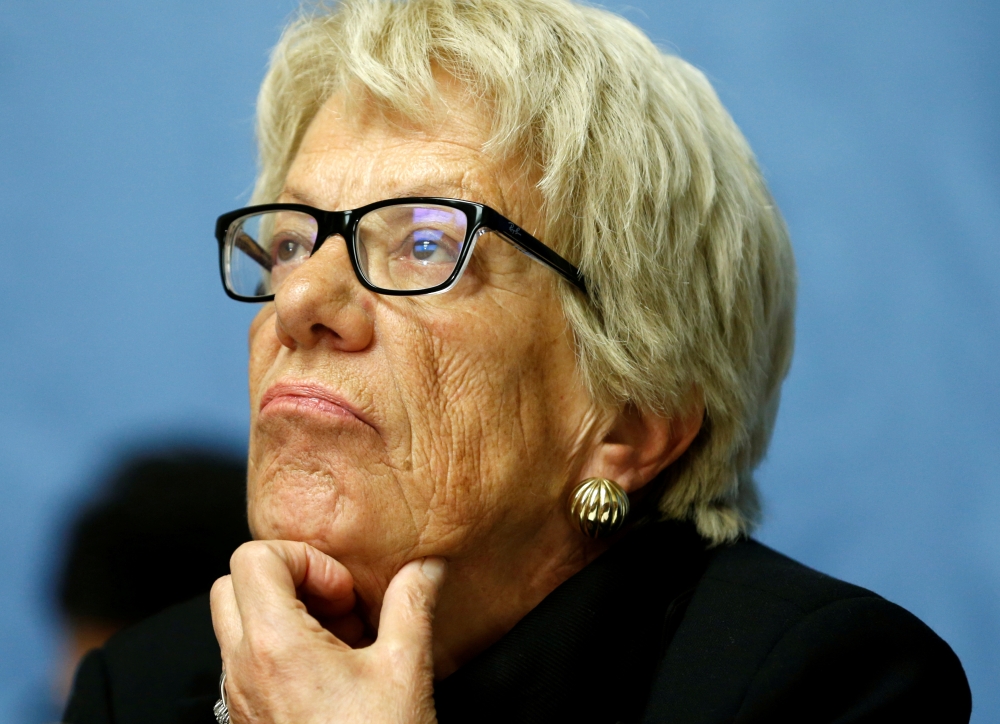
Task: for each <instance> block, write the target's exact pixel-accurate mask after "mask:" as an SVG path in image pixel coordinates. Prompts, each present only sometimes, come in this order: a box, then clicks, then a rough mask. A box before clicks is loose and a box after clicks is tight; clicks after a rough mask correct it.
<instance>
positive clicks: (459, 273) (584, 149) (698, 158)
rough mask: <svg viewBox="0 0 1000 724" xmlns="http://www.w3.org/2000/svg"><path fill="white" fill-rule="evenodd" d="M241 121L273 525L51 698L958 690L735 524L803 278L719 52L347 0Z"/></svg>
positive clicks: (273, 699) (236, 240) (758, 713)
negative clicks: (696, 65) (253, 131)
mask: <svg viewBox="0 0 1000 724" xmlns="http://www.w3.org/2000/svg"><path fill="white" fill-rule="evenodd" d="M258 124H259V125H258V132H259V143H260V161H261V171H260V177H259V179H258V181H257V186H256V190H255V194H254V201H255V205H254V206H250V207H248V208H244V209H240V210H237V211H233V212H231V213H228V214H224V215H223V216H222V217H221V218H220V219H219V223H218V227H217V236H218V240H219V244H220V262H221V268H222V278H223V283H224V285H225V289H226V291H227V293H228V294H229V295H230V296H231V297H233V298H235V299H238V300H242V301H250V302H264V303H265V304H264V306H263V307H262V308H261V310H260V312H259V314H258V315H257V317H256V319H255V320H254V322H253V324H252V325H251V328H250V402H251V433H250V454H249V480H248V502H249V518H250V524H251V528H252V531H253V534H254V537H255V539H256V540H255V542H252V543H249V544H246V545H244V546H243V547H241V548H240V549H238V550H237V551H236V553H235V554H234V555H233V558H232V561H231V570H232V575H231V576H227V577H226V578H224V579H221V580H220V581H218V582H217V583H216V585H215V587H214V588H213V590H212V594H211V602H210V604H209V601H208V600H207V598H201V599H196V600H195V601H193V602H191V603H189V604H185V605H183V606H181V607H179V608H176V609H173V610H171V611H168V612H167V613H165V614H162V615H160V616H159V617H156V618H153V619H151V620H149V621H147V622H146V623H144V624H141V625H140V626H139V627H137V628H135V629H132V630H131V631H128V632H125V633H123V634H120V635H118V636H117V637H116V638H115V639H113V640H112V641H111V642H110V643H109V644H107V646H106V647H105V648H104V649H102V650H99V651H97V652H94V653H93V654H91V655H90V656H89V657H88V659H87V660H86V661H85V662H84V664H83V665H82V667H81V669H80V671H79V673H78V676H77V682H76V691H75V695H74V698H73V700H72V701H71V703H70V706H69V709H68V711H67V715H66V720H67V721H69V722H99V721H100V722H111V721H114V722H174V721H207V722H211V721H212V720H213V716H214V717H215V718H217V719H218V721H220V722H226V721H232V722H234V723H238V724H242V723H244V722H245V723H249V722H255V723H257V722H260V723H263V722H299V723H301V722H313V721H317V722H318V721H324V722H327V721H329V722H334V721H336V722H431V721H434V720H435V719H439V720H441V721H446V722H473V721H475V722H483V721H497V722H501V721H502V722H552V721H574V722H607V723H608V724H611V723H613V722H635V721H644V722H660V721H664V722H665V721H671V722H675V721H676V722H722V721H740V722H757V721H776V720H789V719H795V720H807V721H862V720H863V721H874V720H878V721H881V720H886V719H888V718H889V717H890V716H894V717H900V718H901V717H907V716H908V717H910V718H911V719H921V720H923V719H925V718H926V719H933V720H935V721H942V722H943V721H948V722H951V721H965V720H967V719H968V715H969V710H970V698H969V692H968V687H967V684H966V681H965V677H964V674H963V672H962V668H961V665H960V664H959V662H958V660H957V659H956V658H955V656H954V654H953V653H952V652H951V650H950V649H949V648H948V646H947V645H946V644H945V643H944V642H943V641H941V640H940V639H939V638H938V637H937V636H935V635H934V634H933V633H932V632H931V631H930V630H929V629H928V628H927V627H926V626H924V625H923V624H921V623H920V622H919V621H918V620H916V619H915V618H914V617H913V616H912V615H910V614H908V613H907V612H905V611H903V610H902V609H900V608H898V607H897V606H894V605H893V604H891V603H888V602H887V601H885V600H884V599H882V598H880V597H878V596H876V595H875V594H873V593H871V592H868V591H865V590H862V589H859V588H856V587H854V586H851V585H848V584H846V583H841V582H839V581H836V580H833V579H831V578H828V577H826V576H823V575H821V574H819V573H816V572H814V571H811V570H809V569H807V568H805V567H803V566H801V565H799V564H797V563H794V562H792V561H790V560H788V559H787V558H784V557H783V556H781V555H779V554H777V553H775V552H773V551H770V550H769V549H767V548H765V547H764V546H762V545H760V544H758V543H756V542H754V541H753V540H751V539H750V538H748V537H747V536H748V534H749V532H750V531H751V530H752V527H753V525H754V522H755V520H756V517H757V502H756V500H757V496H756V491H755V487H754V481H753V478H752V473H753V470H754V467H755V466H756V465H757V463H758V462H759V461H760V459H761V457H762V456H763V454H764V452H765V450H766V448H767V444H768V438H769V436H770V433H771V429H772V426H773V423H774V418H775V414H776V411H777V408H778V398H779V393H780V385H781V381H782V379H783V377H784V375H785V372H786V370H787V369H788V365H789V360H790V357H791V352H792V336H793V331H792V329H793V307H794V288H795V272H794V264H793V259H792V252H791V248H790V246H789V242H788V238H787V235H786V232H785V228H784V226H783V224H782V220H781V218H780V216H779V214H778V212H777V210H776V208H775V206H774V203H773V201H772V199H771V197H770V195H769V194H768V191H767V188H766V187H765V184H764V182H763V180H762V178H761V175H760V172H759V170H758V168H757V166H756V164H755V162H754V158H753V155H752V154H751V151H750V149H749V148H748V146H747V144H746V141H745V140H744V139H743V137H742V136H741V135H740V133H739V131H738V129H737V128H736V126H735V125H734V124H733V121H732V120H731V119H730V117H729V116H728V115H727V113H726V112H725V110H724V109H723V108H722V106H721V105H720V103H719V101H718V99H717V98H716V96H715V94H714V93H713V91H712V89H711V87H710V86H709V84H708V83H707V81H706V80H705V78H704V77H703V76H702V75H701V74H700V73H699V72H697V71H696V70H694V69H693V68H692V67H691V66H689V65H687V64H686V63H684V62H683V61H681V60H679V59H677V58H675V57H671V56H668V55H664V54H663V53H662V52H660V51H659V50H657V49H656V48H655V47H654V46H653V44H652V43H651V42H650V41H649V40H648V39H647V38H646V37H644V36H643V35H642V34H641V33H640V32H639V31H638V30H636V29H635V28H634V27H632V26H631V25H629V24H628V23H626V22H625V21H623V20H621V19H620V18H618V17H615V16H613V15H611V14H609V13H607V12H604V11H601V10H598V9H594V8H589V7H583V6H576V5H572V4H570V3H569V2H566V1H565V0H477V1H472V0H412V1H411V2H395V1H392V0H348V1H347V2H344V3H341V4H340V5H339V6H338V7H336V8H335V9H333V10H332V11H331V10H320V11H316V12H314V13H310V14H306V15H304V16H302V17H301V18H300V19H298V20H297V21H296V22H294V23H293V24H292V25H291V26H290V27H289V28H288V29H287V30H286V31H285V33H284V35H283V37H282V39H281V42H280V43H279V45H278V47H277V49H276V50H275V51H274V55H273V57H272V61H271V66H270V70H269V72H268V75H267V78H266V79H265V81H264V84H263V87H262V89H261V93H260V99H259V104H258ZM223 671H224V672H225V673H224V676H223V680H222V686H221V691H220V687H219V679H220V674H222V672H223ZM217 700H218V701H217ZM213 705H214V707H213ZM900 720H902V719H900Z"/></svg>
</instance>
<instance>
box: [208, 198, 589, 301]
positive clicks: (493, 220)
mask: <svg viewBox="0 0 1000 724" xmlns="http://www.w3.org/2000/svg"><path fill="white" fill-rule="evenodd" d="M400 204H432V205H434V206H445V207H448V208H453V209H457V210H458V211H461V212H463V213H464V214H465V217H466V219H467V220H468V221H469V222H470V223H469V224H468V225H467V227H466V231H465V239H464V240H463V242H462V250H461V251H460V252H459V256H458V259H457V260H456V262H455V269H454V271H452V273H451V274H450V275H449V276H448V278H447V279H446V280H445V281H443V282H442V283H440V284H437V285H436V286H433V287H428V288H427V289H418V290H411V289H385V288H383V287H379V286H376V285H374V284H372V283H371V282H370V281H368V279H366V278H365V274H364V273H363V272H362V271H361V265H360V262H359V261H358V250H357V244H358V242H357V230H358V224H359V223H360V221H361V219H362V217H364V216H365V215H366V214H368V213H370V212H372V211H375V210H377V209H381V208H384V207H387V206H397V205H400ZM271 211H296V212H299V213H303V214H307V215H309V216H311V217H312V218H313V219H315V220H316V243H315V244H314V245H313V248H312V250H311V251H310V252H309V257H312V255H313V254H315V253H316V252H317V251H319V250H320V247H322V246H323V244H325V243H326V240H327V239H329V238H331V237H333V236H341V237H342V238H343V239H344V243H345V244H346V245H347V255H348V257H349V258H350V260H351V267H352V269H353V270H354V276H355V277H356V278H357V280H358V281H359V282H360V283H361V285H362V286H363V287H365V289H368V290H369V291H371V292H374V293H376V294H384V295H387V296H395V297H413V296H423V295H426V294H441V293H443V292H447V291H448V290H449V289H451V288H452V287H453V286H455V284H457V283H458V280H459V279H460V278H461V277H462V274H463V273H464V272H465V267H466V266H467V265H468V263H469V259H471V258H472V251H473V249H474V248H475V246H476V244H475V242H476V240H477V239H478V238H479V237H480V236H481V235H482V234H484V233H486V232H488V231H492V232H494V233H496V234H498V235H499V236H500V237H501V238H502V239H503V240H504V241H506V242H508V243H509V244H511V245H512V246H513V247H514V248H515V249H517V250H518V251H520V252H522V253H523V254H525V255H526V256H528V257H530V258H532V259H534V260H535V261H537V262H539V263H540V264H544V265H545V266H547V267H549V268H550V269H552V270H553V271H555V272H556V273H557V274H559V276H561V277H562V278H563V279H565V280H566V281H568V282H569V283H570V284H572V285H573V286H574V287H576V288H577V289H579V290H580V291H581V292H583V294H584V295H585V296H587V295H588V292H587V283H586V281H585V279H584V277H583V274H582V273H581V272H580V270H579V269H577V268H576V267H575V266H574V265H573V264H571V263H570V262H569V261H567V260H566V259H565V258H563V257H562V256H560V255H559V254H557V253H556V252H555V251H553V250H552V249H551V248H549V247H548V246H546V245H545V244H543V243H542V242H541V241H539V240H538V239H536V238H535V237H534V236H532V235H531V234H529V233H528V232H527V231H525V230H524V229H522V228H521V227H520V226H518V225H517V224H515V223H514V222H513V221H511V220H510V219H508V218H507V217H506V216H504V215H503V214H501V213H500V212H499V211H496V210H495V209H492V208H490V207H489V206H487V205H486V204H480V203H477V202H475V201H465V200H464V199H449V198H441V197H435V196H411V197H403V198H397V199H384V200H382V201H376V202H374V203H371V204H367V205H366V206H361V207H359V208H357V209H348V210H346V211H324V210H323V209H318V208H316V207H314V206H308V205H306V204H290V203H274V204H258V205H256V206H246V207H244V208H242V209H236V210H234V211H229V212H227V213H225V214H222V215H221V216H220V217H219V218H218V219H217V220H216V222H215V238H216V240H217V241H218V242H219V273H220V275H221V276H222V287H223V289H225V291H226V294H227V295H228V296H229V297H230V298H232V299H235V300H236V301H239V302H269V301H271V300H273V299H274V293H273V292H272V293H271V294H265V295H261V296H253V297H249V296H244V295H241V294H237V293H236V292H234V291H233V290H232V289H230V287H229V283H228V282H227V280H226V240H227V237H228V234H229V228H230V227H231V226H232V225H233V223H234V222H236V221H238V220H239V219H241V218H244V217H247V216H253V215H255V214H263V213H267V212H271ZM234 244H235V242H234ZM258 248H261V247H259V246H258ZM243 251H244V252H245V253H247V254H248V255H249V256H251V257H253V255H252V254H250V252H249V251H248V250H246V249H244V250H243ZM254 261H256V262H257V263H258V264H261V266H263V267H264V268H266V269H268V271H270V267H269V266H265V265H264V263H263V262H262V260H261V259H259V258H254ZM267 262H268V264H270V263H271V260H270V258H269V257H268V259H267Z"/></svg>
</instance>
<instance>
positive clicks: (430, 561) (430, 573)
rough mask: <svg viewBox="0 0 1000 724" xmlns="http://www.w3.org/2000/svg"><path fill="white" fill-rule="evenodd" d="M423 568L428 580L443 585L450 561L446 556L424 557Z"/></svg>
mask: <svg viewBox="0 0 1000 724" xmlns="http://www.w3.org/2000/svg"><path fill="white" fill-rule="evenodd" d="M421 570H422V571H423V572H424V575H425V576H427V580H429V581H430V582H431V583H433V584H434V585H436V586H437V585H441V581H443V580H444V576H445V573H447V571H448V563H447V562H446V561H445V559H444V558H437V557H432V558H424V562H423V564H422V565H421Z"/></svg>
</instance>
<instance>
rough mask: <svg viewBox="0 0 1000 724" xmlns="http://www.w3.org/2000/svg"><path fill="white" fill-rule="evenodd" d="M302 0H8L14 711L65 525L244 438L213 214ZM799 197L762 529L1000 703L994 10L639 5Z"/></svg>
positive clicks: (6, 651) (0, 640)
mask: <svg viewBox="0 0 1000 724" xmlns="http://www.w3.org/2000/svg"><path fill="white" fill-rule="evenodd" d="M294 6H295V3H294V2H293V1H292V0H280V1H279V0H258V1H257V2H255V3H253V9H252V10H251V6H250V4H248V3H243V2H236V1H235V0H228V1H223V0H215V1H212V2H207V1H203V2H186V3H181V2H173V3H166V2H162V1H152V0H147V1H146V2H142V3H135V2H124V1H117V2H116V1H113V0H106V1H103V2H98V1H97V0H94V1H93V2H86V3H84V2H80V3H67V2H57V1H55V0H31V1H30V2H29V1H28V0H0V234H2V238H3V252H4V253H3V255H2V259H3V263H2V264H0V301H2V309H3V313H2V314H0V345H2V347H0V350H2V354H0V379H2V381H3V383H2V384H0V571H2V576H0V611H2V612H3V616H2V617H0V721H10V722H16V721H31V720H33V717H37V716H38V713H37V712H38V710H37V708H34V707H35V704H33V702H38V701H40V700H41V697H42V696H43V689H44V687H45V686H46V684H45V682H46V680H47V677H48V675H49V674H48V668H47V667H49V666H50V665H51V662H52V660H53V657H54V655H55V645H56V644H55V642H56V635H57V633H58V631H57V628H56V623H55V619H54V615H53V611H52V608H51V604H50V603H49V586H50V576H51V568H52V562H53V560H54V555H55V553H56V551H57V550H58V548H59V546H60V545H61V543H62V536H63V534H64V533H63V530H64V527H65V520H66V515H67V513H68V511H69V510H71V509H72V506H73V505H74V503H76V502H78V501H79V500H80V499H81V498H82V497H83V496H85V495H86V494H87V492H88V490H89V489H90V488H91V486H92V485H93V480H94V479H95V476H96V475H97V474H98V473H99V471H100V470H101V469H102V467H103V466H105V465H107V464H108V463H109V462H110V461H111V460H112V459H113V456H114V454H115V453H116V451H117V450H119V449H120V446H121V445H122V444H124V443H127V442H129V441H132V440H135V439H136V438H137V437H139V438H142V439H147V440H157V439H163V438H169V437H173V436H177V435H182V436H186V437H189V438H190V437H194V438H197V439H205V440H215V441H220V443H222V444H229V445H240V444H242V440H243V439H244V437H245V435H246V425H247V414H246V410H245V407H246V400H245V397H246V394H245V391H244V390H245V376H244V366H245V362H246V352H245V337H244V335H245V329H246V325H247V322H248V320H249V318H250V314H251V312H252V310H251V309H250V308H247V307H243V306H240V305H237V304H235V303H231V302H229V301H228V300H227V299H226V298H225V297H224V296H223V295H222V292H221V289H220V288H219V283H218V279H217V272H216V266H215V243H214V241H213V239H212V233H211V232H212V223H213V220H214V217H215V216H216V215H217V214H218V213H220V212H221V211H224V210H228V209H230V208H235V207H236V206H238V205H240V204H242V203H243V202H244V201H245V200H246V198H247V194H248V191H249V188H250V186H251V183H252V174H253V144H252V116H253V100H254V96H255V92H256V86H257V85H258V83H259V82H260V79H261V76H262V74H263V70H264V65H265V62H266V52H267V49H268V48H269V47H270V46H271V45H273V43H274V42H275V40H276V39H277V36H278V32H279V28H280V27H281V25H282V24H283V21H284V20H285V19H286V18H287V17H288V15H289V13H290V12H291V11H292V10H293V9H294ZM610 7H612V9H615V8H621V12H623V13H624V14H625V15H626V17H628V18H630V19H631V20H632V21H633V22H636V23H637V24H639V25H640V26H642V27H643V28H645V29H646V30H647V32H649V33H650V35H651V36H652V37H653V38H654V40H656V41H657V42H659V43H661V44H663V45H666V46H669V47H672V48H674V49H675V50H676V51H677V52H679V53H680V54H681V55H682V56H684V57H685V58H687V59H688V60H690V61H691V62H693V63H694V64H696V65H697V66H699V67H701V68H702V69H703V70H705V71H706V73H707V74H708V75H709V77H710V79H711V80H712V81H713V82H714V83H715V85H716V88H717V89H718V91H719V94H720V95H721V96H722V99H723V101H724V102H725V103H726V104H727V106H728V107H729V109H730V110H731V112H732V113H733V115H734V117H735V118H736V120H737V122H738V123H739V124H740V126H741V127H742V128H743V129H744V132H745V133H746V135H747V136H748V137H749V139H750V142H751V144H752V145H753V147H754V148H755V150H756V151H757V154H758V156H759V158H760V161H761V164H762V166H763V167H764V169H765V173H766V174H767V177H768V179H769V181H770V183H771V186H772V189H773V191H774V193H775V196H776V198H777V200H778V203H779V205H780V206H781V208H782V210H783V211H784V213H785V216H786V218H787V220H788V224H789V227H790V229H791V233H792V238H793V243H794V244H795V248H796V253H797V256H798V263H799V270H800V279H801V286H800V305H799V316H798V350H797V353H796V357H795V362H794V365H793V369H792V373H791V376H790V378H789V380H788V382H787V384H786V386H785V397H784V402H783V409H782V412H781V414H780V416H779V423H778V428H777V431H776V434H775V439H774V444H773V447H772V450H771V453H770V456H769V458H768V460H767V462H766V463H765V464H764V466H763V468H762V469H761V471H760V476H759V477H760V480H761V483H762V488H763V491H764V497H765V501H766V505H767V519H766V523H765V525H764V526H763V529H762V530H761V534H760V535H761V537H762V538H763V539H764V540H765V541H766V542H768V543H770V544H771V545H774V546H776V547H778V548H779V549H781V550H783V551H785V552H787V553H789V554H791V555H793V556H795V557H797V558H799V559H800V560H803V561H804V562H806V563H808V564H810V565H813V566H815V567H817V568H820V569H821V570H823V571H826V572H828V573H831V574H833V575H836V576H839V577H842V578H846V579H848V580H850V581H852V582H856V583H859V584H861V585H864V586H867V587H870V588H873V589H875V590H876V591H878V592H879V593H882V594H883V595H885V596H886V597H888V598H890V599H891V600H894V601H896V602H898V603H900V604H902V605H904V606H906V607H907V608H909V609H911V610H912V611H914V612H915V613H916V614H917V615H918V616H920V617H921V618H923V619H924V620H925V621H927V622H928V623H929V624H930V625H931V626H932V627H933V628H934V629H935V630H936V631H937V632H938V633H940V634H941V635H942V636H943V637H944V638H945V639H946V640H947V641H948V642H949V643H950V644H951V645H952V647H953V648H954V649H955V650H956V651H957V652H958V654H959V656H960V657H961V659H962V661H963V662H964V664H965V666H966V670H967V671H968V674H969V678H970V680H971V682H972V687H973V694H974V698H975V705H976V713H975V715H974V717H973V720H974V721H977V722H987V721H995V720H998V719H1000V657H998V655H997V652H1000V526H998V525H997V523H996V521H997V520H998V519H1000V485H998V483H1000V384H998V362H997V360H998V356H1000V283H998V279H1000V244H998V241H1000V239H998V236H1000V233H998V231H997V230H998V229H1000V133H998V129H1000V53H998V47H997V40H996V39H997V37H1000V5H997V4H995V3H994V4H988V3H987V2H974V1H971V0H965V1H963V2H953V3H943V2H939V3H933V4H932V3H927V2H913V1H908V2H904V1H903V0H899V1H896V2H881V3H870V2H843V3H826V2H809V3H805V2H793V1H792V0H787V1H785V2H764V1H760V2H746V1H744V0H732V1H731V2H721V1H713V2H701V3H690V2H680V1H679V0H672V1H670V2H660V3H654V2H638V1H637V0H632V2H630V3H629V5H628V6H624V5H617V6H616V5H614V4H612V5H611V6H610Z"/></svg>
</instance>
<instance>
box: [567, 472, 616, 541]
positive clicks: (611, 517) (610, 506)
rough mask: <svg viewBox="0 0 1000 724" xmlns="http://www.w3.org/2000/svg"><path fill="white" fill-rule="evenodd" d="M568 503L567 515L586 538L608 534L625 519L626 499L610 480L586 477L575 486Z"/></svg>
mask: <svg viewBox="0 0 1000 724" xmlns="http://www.w3.org/2000/svg"><path fill="white" fill-rule="evenodd" d="M569 501H570V502H569V511H570V516H572V518H573V519H574V520H575V521H576V522H577V524H578V525H579V526H580V531H581V532H582V533H583V534H584V535H585V536H587V537H588V538H601V537H603V536H608V535H611V534H612V533H614V532H615V531H617V530H618V529H619V528H621V527H622V525H624V523H625V518H626V517H628V506H629V503H628V496H627V495H626V494H625V491H624V490H622V486H620V485H619V484H618V483H616V482H615V481H614V480H607V479H606V478H587V479H586V480H584V481H583V482H582V483H580V484H579V485H577V486H576V488H575V489H574V490H573V495H571V496H570V499H569Z"/></svg>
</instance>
